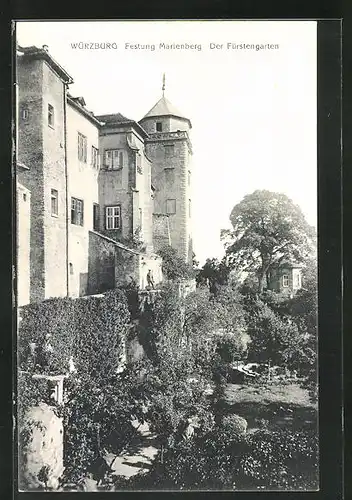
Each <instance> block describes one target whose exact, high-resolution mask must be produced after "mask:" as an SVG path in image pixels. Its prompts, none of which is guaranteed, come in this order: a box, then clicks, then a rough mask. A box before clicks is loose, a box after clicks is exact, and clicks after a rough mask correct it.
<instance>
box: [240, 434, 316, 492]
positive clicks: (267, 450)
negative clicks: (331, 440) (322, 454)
mask: <svg viewBox="0 0 352 500" xmlns="http://www.w3.org/2000/svg"><path fill="white" fill-rule="evenodd" d="M237 474H238V479H237V481H236V484H237V487H238V488H239V489H247V488H248V489H263V488H267V489H278V490H280V489H292V490H295V489H298V490H315V489H317V488H318V437H317V435H316V432H314V431H313V432H311V431H307V430H304V431H298V432H297V431H291V430H287V429H286V430H284V429H278V430H275V431H268V430H267V429H264V430H260V431H257V432H255V433H253V434H252V435H250V436H249V437H248V439H247V449H246V451H245V452H244V453H243V455H242V456H241V458H240V461H239V464H238V468H237Z"/></svg>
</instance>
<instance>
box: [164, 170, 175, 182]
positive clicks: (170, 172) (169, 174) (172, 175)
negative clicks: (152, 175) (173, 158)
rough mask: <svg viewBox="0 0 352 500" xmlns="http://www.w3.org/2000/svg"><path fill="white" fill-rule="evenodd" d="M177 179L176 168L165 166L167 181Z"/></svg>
mask: <svg viewBox="0 0 352 500" xmlns="http://www.w3.org/2000/svg"><path fill="white" fill-rule="evenodd" d="M174 180H175V169H174V168H165V181H166V182H167V183H173V182H174Z"/></svg>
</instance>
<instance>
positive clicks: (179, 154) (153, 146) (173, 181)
mask: <svg viewBox="0 0 352 500" xmlns="http://www.w3.org/2000/svg"><path fill="white" fill-rule="evenodd" d="M164 87H165V85H163V96H162V98H161V99H160V100H159V101H158V102H157V103H156V104H155V106H153V108H152V109H151V110H150V111H149V112H148V113H147V114H146V115H145V116H144V117H143V118H142V119H141V120H140V122H139V123H140V124H141V126H142V127H143V128H144V130H145V131H146V132H147V133H148V138H147V139H146V154H147V156H148V157H149V158H150V159H151V160H152V184H153V186H154V188H155V193H154V212H155V214H167V216H168V220H169V228H170V236H171V246H172V247H173V248H175V249H176V250H177V251H178V254H179V255H180V257H182V258H183V259H184V260H185V261H188V262H191V261H192V254H193V249H192V234H191V216H192V212H191V203H192V201H191V158H192V144H191V141H190V137H189V132H190V129H191V128H192V124H191V122H190V120H189V119H188V118H186V117H185V116H183V114H182V113H180V111H178V110H177V109H176V108H175V107H174V106H173V105H172V104H171V103H170V102H169V101H168V100H167V99H166V98H165V96H164ZM156 250H157V249H156Z"/></svg>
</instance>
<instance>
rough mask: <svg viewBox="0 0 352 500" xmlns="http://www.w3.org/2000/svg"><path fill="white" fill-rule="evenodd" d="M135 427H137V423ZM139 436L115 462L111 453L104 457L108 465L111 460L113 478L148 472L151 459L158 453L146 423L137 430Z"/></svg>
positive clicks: (153, 437) (153, 436)
mask: <svg viewBox="0 0 352 500" xmlns="http://www.w3.org/2000/svg"><path fill="white" fill-rule="evenodd" d="M135 425H138V424H137V422H136V423H135ZM138 432H139V436H138V438H137V439H136V440H135V441H134V442H132V443H131V444H130V445H129V446H128V448H127V450H126V451H125V452H124V453H122V454H121V455H120V456H118V457H117V458H116V459H115V460H114V458H115V455H114V454H113V453H108V454H107V455H106V457H105V458H106V461H107V463H108V464H109V465H110V464H111V463H112V462H113V460H114V462H113V465H112V470H113V473H112V474H113V475H115V476H124V477H131V476H135V475H136V474H138V473H139V472H148V470H149V469H150V466H151V464H152V461H153V459H154V458H155V456H156V455H157V453H158V449H157V443H156V440H155V435H152V434H151V432H150V430H149V426H148V424H147V423H145V424H142V425H141V426H140V427H139V428H138Z"/></svg>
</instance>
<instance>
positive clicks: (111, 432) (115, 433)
mask: <svg viewBox="0 0 352 500" xmlns="http://www.w3.org/2000/svg"><path fill="white" fill-rule="evenodd" d="M133 368H135V367H133ZM97 382H98V383H97ZM99 382H100V381H99V380H98V381H95V380H94V379H92V378H89V377H88V376H84V377H79V378H78V377H77V376H76V377H72V378H71V381H70V386H69V387H67V400H66V404H65V406H64V408H63V418H64V426H65V429H66V433H65V450H66V451H65V462H66V471H65V479H66V480H67V481H69V482H74V483H76V484H77V483H78V482H79V481H80V480H81V479H82V478H83V477H84V475H85V474H86V473H87V471H88V470H91V469H92V468H93V470H94V463H95V462H96V461H98V460H99V459H101V457H102V454H103V450H107V451H109V452H112V453H115V454H118V453H120V452H121V451H122V450H123V448H124V446H126V445H127V444H128V443H129V442H130V441H131V439H132V438H133V437H134V436H135V435H136V433H137V430H136V428H135V427H134V426H133V425H132V421H133V420H134V419H138V420H139V421H140V422H143V420H144V414H143V411H142V408H143V394H142V392H141V391H140V381H139V379H138V370H135V369H132V368H131V369H129V370H126V371H125V372H123V373H122V374H119V375H116V376H115V377H114V378H113V379H111V380H110V381H106V383H105V384H101V383H99Z"/></svg>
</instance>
